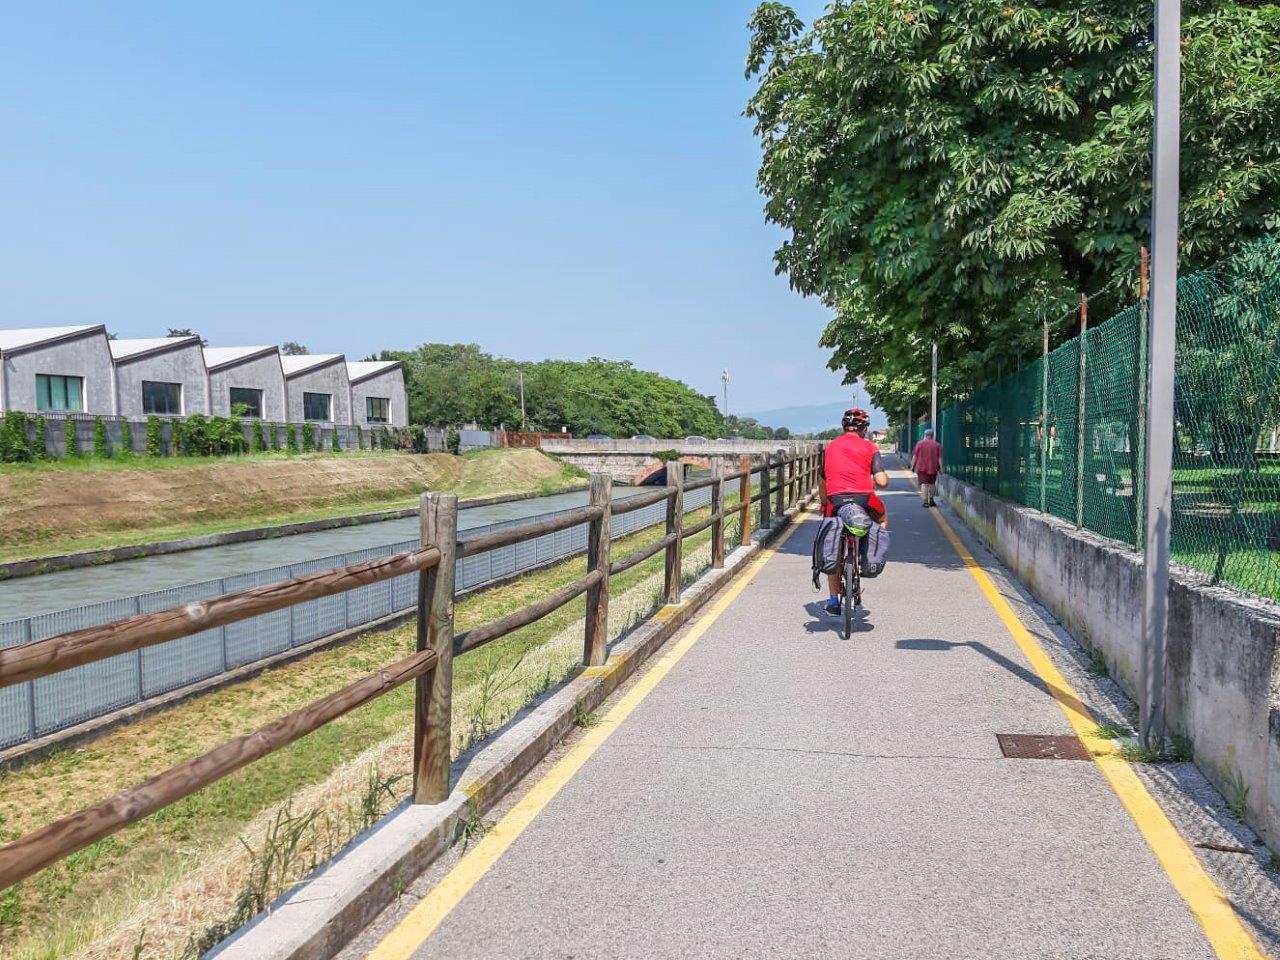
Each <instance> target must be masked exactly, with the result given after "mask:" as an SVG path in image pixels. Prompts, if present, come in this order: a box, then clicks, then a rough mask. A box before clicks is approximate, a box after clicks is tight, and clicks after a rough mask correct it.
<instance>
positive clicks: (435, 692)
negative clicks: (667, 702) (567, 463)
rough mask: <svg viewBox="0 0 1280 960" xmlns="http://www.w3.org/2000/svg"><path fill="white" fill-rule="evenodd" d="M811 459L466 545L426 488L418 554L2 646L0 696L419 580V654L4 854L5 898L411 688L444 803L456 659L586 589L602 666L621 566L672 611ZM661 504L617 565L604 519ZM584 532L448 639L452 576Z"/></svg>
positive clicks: (808, 476) (430, 787) (796, 487)
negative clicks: (646, 567) (689, 566)
mask: <svg viewBox="0 0 1280 960" xmlns="http://www.w3.org/2000/svg"><path fill="white" fill-rule="evenodd" d="M819 457H820V452H819V450H818V448H816V447H814V448H812V449H804V450H801V451H798V452H792V453H786V452H783V451H779V453H778V454H777V455H771V456H765V457H764V458H762V460H761V462H758V463H754V464H753V463H752V461H751V458H749V457H745V456H744V457H742V458H740V460H739V463H738V469H737V470H735V471H733V472H726V471H725V470H724V469H723V463H722V462H721V461H716V462H715V465H714V469H713V471H712V475H711V476H710V477H707V478H704V479H700V480H697V481H694V482H692V483H689V484H687V485H686V484H685V483H684V479H683V477H682V476H681V471H678V470H670V471H668V473H667V485H666V487H665V488H659V489H657V490H655V491H653V492H651V493H645V494H640V495H637V496H634V497H628V498H626V499H623V500H619V501H617V502H611V500H610V487H611V481H610V478H609V477H608V476H606V475H603V474H593V475H592V477H591V488H590V497H589V501H588V503H587V505H586V506H584V507H579V508H578V509H576V510H572V511H566V512H564V513H560V514H556V515H554V516H550V517H543V518H536V517H535V518H533V519H531V520H528V521H526V522H523V523H520V524H514V525H512V526H509V527H504V528H502V529H499V530H493V531H488V532H485V533H480V534H474V535H471V536H465V535H464V536H463V537H462V538H461V539H459V537H458V533H457V526H458V499H457V496H456V495H454V494H450V493H428V494H424V495H423V497H422V508H421V514H420V528H421V546H420V548H419V549H417V550H414V551H410V552H407V553H401V554H396V555H395V556H391V557H383V558H379V559H377V560H371V561H369V562H367V563H359V564H354V565H352V566H348V567H342V568H339V569H337V570H329V571H324V572H321V573H315V574H311V575H308V576H303V577H296V578H293V579H291V580H285V581H281V582H279V583H274V584H269V585H267V586H263V587H256V588H254V589H252V590H244V591H240V592H238V593H230V594H226V595H224V596H220V597H215V598H213V599H209V600H202V601H198V602H195V603H189V604H186V605H184V606H180V607H173V608H171V609H168V610H160V611H157V612H155V613H147V614H140V615H138V616H133V617H128V618H125V619H123V620H117V621H115V622H113V623H107V624H103V625H101V626H96V627H89V628H86V629H83V630H76V631H73V632H71V633H64V634H60V635H58V636H55V637H49V638H48V639H44V640H36V641H34V642H31V643H26V644H22V645H20V646H15V647H9V648H7V649H0V688H3V687H7V686H12V685H13V684H16V683H22V682H25V681H28V680H35V679H38V678H40V677H47V676H49V675H51V674H54V673H58V672H59V671H62V670H67V669H70V668H72V667H77V666H80V665H82V664H86V663H92V662H94V661H97V660H102V659H104V658H106V657H111V656H115V655H117V654H121V653H128V652H131V651H135V650H141V649H144V648H146V647H151V646H154V645H156V644H158V643H164V642H165V641H168V640H174V639H177V638H179V637H187V636H191V635H193V634H196V633H200V632H201V631H203V630H208V629H211V628H213V627H218V626H222V625H225V624H229V623H235V622H237V621H240V620H244V619H246V618H248V617H253V616H258V615H260V614H263V613H270V612H272V611H275V610H282V609H285V608H287V607H290V606H292V605H293V604H296V603H301V602H303V601H306V600H313V599H316V598H317V597H326V596H332V595H334V594H339V593H343V592H345V591H348V590H354V589H356V588H357V587H363V586H367V585H369V584H371V583H378V582H380V581H383V580H388V579H391V578H393V577H398V576H402V575H404V574H407V573H415V572H416V573H417V574H418V598H417V607H418V632H417V649H416V650H415V652H414V653H413V654H411V655H410V656H408V657H405V658H403V659H401V660H398V661H396V662H395V663H392V664H391V665H389V666H387V667H384V668H382V669H381V670H378V671H376V672H374V673H371V674H369V675H368V676H365V677H363V678H361V679H360V680H357V681H356V682H354V683H352V684H349V685H348V686H346V687H344V688H343V689H341V690H338V691H336V692H335V693H331V694H329V695H328V696H326V697H322V698H321V699H319V700H316V701H315V702H313V703H311V704H309V705H308V706H305V707H302V708H301V709H299V710H295V711H294V712H292V713H290V714H287V715H286V716H284V717H281V718H280V719H279V720H275V721H273V722H271V723H268V724H266V725H265V726H262V727H259V728H258V729H257V730H254V731H253V732H251V733H247V734H244V735H242V736H239V737H236V738H234V739H232V740H229V741H227V742H226V743H224V744H222V745H221V746H219V747H216V748H214V749H213V750H210V751H209V752H208V753H205V754H203V755H201V756H199V757H195V758H193V759H191V760H187V761H184V762H183V763H180V764H177V765H176V766H173V767H170V768H169V769H168V770H165V771H164V772H163V773H160V774H158V775H156V776H154V777H152V778H151V779H150V780H147V781H146V782H145V783H141V784H139V785H137V786H135V787H132V788H130V789H128V790H125V791H123V792H121V793H118V794H116V795H115V796H113V797H110V798H109V799H106V800H103V801H101V802H99V803H96V804H94V805H93V806H91V807H87V808H85V809H83V810H81V811H79V812H78V813H74V814H72V815H70V816H68V817H64V818H63V819H61V820H58V821H56V822H54V823H52V824H50V825H48V826H46V827H43V828H42V829H40V830H36V831H34V832H33V833H30V834H27V835H26V836H24V837H22V838H20V839H18V840H16V841H14V842H13V843H10V844H8V845H7V846H4V847H0V890H3V889H5V888H7V887H9V886H11V885H13V884H15V883H17V882H19V881H20V880H23V879H24V878H26V877H29V876H31V875H32V874H34V873H36V872H38V871H39V870H42V869H43V868H45V867H47V866H49V865H50V864H53V863H56V862H58V861H59V860H61V859H63V858H65V857H68V856H70V855H71V854H73V853H75V852H76V851H77V850H81V849H83V848H84V847H86V846H88V845H89V844H91V843H94V842H96V841H98V840H101V839H102V838H104V837H108V836H110V835H112V834H114V833H116V832H118V831H119V830H122V829H124V828H125V827H127V826H129V825H130V824H132V823H136V822H137V821H139V820H141V819H143V818H144V817H147V816H149V815H150V814H152V813H155V812H156V811H157V810H160V809H162V808H164V807H166V806H168V805H169V804H172V803H175V802H177V801H178V800H181V799H182V798H183V797H186V796H188V795H190V794H192V793H194V792H196V791H197V790H200V789H202V788H204V787H207V786H209V785H210V784H212V783H214V782H216V781H218V780H220V779H222V778H223V777H225V776H227V775H229V774H231V773H233V772H235V771H236V770H238V769H240V768H241V767H243V766H245V765H246V764H249V763H251V762H253V761H254V760H258V759H260V758H262V757H265V756H266V755H267V754H269V753H272V752H274V751H276V750H279V749H280V748H281V747H284V746H287V745H288V744H290V743H292V742H293V741H295V740H297V739H299V738H300V737H302V736H305V735H306V734H308V733H311V732H312V731H314V730H317V729H318V728H320V727H322V726H323V725H324V724H326V723H328V722H330V721H331V720H334V719H336V718H338V717H341V716H342V715H344V714H346V713H350V712H351V711H352V710H355V709H356V708H357V707H360V706H362V705H363V704H366V703H368V702H370V701H371V700H374V699H376V698H377V697H380V696H382V695H383V694H385V693H387V692H388V691H390V690H393V689H395V688H396V687H398V686H400V685H401V684H404V683H408V682H409V681H410V680H412V681H414V683H415V684H416V689H415V699H414V763H413V797H414V801H415V802H416V803H439V802H441V801H443V800H444V799H446V798H447V797H448V795H449V789H450V784H449V767H450V762H451V759H452V757H451V751H450V744H451V742H452V732H451V726H450V722H451V714H452V699H453V658H454V657H455V656H458V655H460V654H463V653H466V652H467V651H468V650H474V649H476V648H477V647H480V646H483V645H484V644H486V643H490V642H491V641H493V640H496V639H498V638H499V637H503V636H506V635H507V634H509V633H511V632H512V631H514V630H518V629H519V628H521V627H523V626H526V625H528V624H530V623H533V622H534V621H536V620H539V619H541V618H542V617H545V616H546V615H547V614H549V613H551V612H552V611H553V610H555V609H557V608H558V607H561V606H563V605H564V604H566V603H568V602H569V601H571V600H573V599H574V598H575V597H577V596H579V595H580V594H583V593H585V594H586V595H587V618H586V630H585V642H584V646H583V654H582V661H583V664H584V665H585V666H598V665H600V664H603V663H604V662H605V659H606V657H607V656H608V649H607V640H608V621H609V577H610V576H611V575H612V574H616V573H621V572H622V571H624V570H629V569H630V568H631V567H634V566H635V565H637V564H639V563H641V562H643V561H644V560H646V559H648V558H649V557H652V556H655V555H656V554H658V553H665V557H666V563H665V572H664V583H663V597H664V599H665V600H666V602H667V603H679V602H680V586H681V583H680V581H681V564H682V559H683V545H684V541H685V540H686V539H688V538H689V537H692V536H694V535H695V534H697V533H700V532H702V531H703V530H706V529H707V528H708V527H709V528H710V529H711V557H712V559H711V564H712V566H713V567H723V566H724V556H725V543H724V522H725V520H726V519H728V518H731V517H732V516H733V515H734V514H735V513H736V514H737V515H738V516H739V517H740V524H739V540H740V542H741V543H742V544H746V543H748V542H749V541H750V539H751V520H752V510H751V506H752V504H753V503H756V504H758V505H759V524H760V529H763V530H767V529H768V528H769V527H770V525H771V522H772V518H773V517H776V516H781V515H782V513H783V511H785V510H786V508H787V507H789V506H791V505H793V504H796V503H798V502H799V501H800V500H801V499H802V498H803V497H804V496H806V495H807V494H808V493H809V492H810V491H812V490H813V489H815V488H816V486H817V478H818V467H819ZM756 474H758V475H759V477H760V487H759V491H758V492H757V493H755V494H754V495H753V494H752V492H751V490H752V482H751V478H752V476H753V475H756ZM734 479H736V480H738V483H739V487H738V495H739V502H738V503H737V504H734V505H732V506H727V505H726V504H725V503H724V501H723V490H724V486H725V483H726V482H729V481H732V480H734ZM704 486H709V487H710V488H711V508H710V516H708V517H707V518H706V519H704V520H702V521H700V522H698V523H695V524H693V525H692V526H688V527H686V526H684V510H683V498H684V494H685V492H686V491H688V490H696V489H698V488H700V487H704ZM664 500H665V501H666V504H667V518H666V530H665V534H664V536H663V537H662V538H661V539H660V540H658V541H657V542H656V543H653V544H650V545H648V546H645V547H642V548H641V549H639V550H637V551H635V552H633V553H631V554H629V555H628V556H625V557H620V558H617V559H614V558H613V556H612V550H611V548H610V540H609V518H610V516H611V515H612V514H621V513H628V512H630V511H633V510H638V509H640V508H641V507H643V506H646V505H648V504H651V503H658V502H661V501H664ZM582 523H586V524H588V525H589V527H588V530H589V538H588V549H587V572H586V573H585V574H584V575H583V576H581V577H579V578H578V579H576V580H574V581H573V582H572V583H570V584H568V585H567V586H564V587H562V588H561V589H559V590H556V591H554V592H552V593H549V594H547V595H546V596H544V597H541V598H540V599H538V600H537V601H536V602H534V603H531V604H529V605H528V606H526V607H523V608H521V609H519V610H516V611H515V612H513V613H509V614H507V615H506V616H503V617H500V618H498V619H497V620H494V621H492V622H490V623H487V624H485V625H483V626H481V627H477V628H475V629H473V630H471V631H469V632H467V633H463V634H459V635H457V636H454V633H453V604H454V568H455V563H456V561H457V560H458V559H459V558H461V557H466V556H469V555H471V554H474V553H479V552H481V551H484V550H489V549H492V548H494V547H501V546H508V545H510V544H514V543H520V542H523V541H526V540H529V539H532V538H533V537H536V536H539V535H541V534H545V533H552V532H554V531H557V530H564V529H567V528H569V527H573V526H577V525H578V524H582Z"/></svg>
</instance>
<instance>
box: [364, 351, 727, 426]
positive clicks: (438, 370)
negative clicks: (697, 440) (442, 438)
mask: <svg viewBox="0 0 1280 960" xmlns="http://www.w3.org/2000/svg"><path fill="white" fill-rule="evenodd" d="M381 359H383V360H399V361H400V362H401V363H402V364H404V371H405V387H406V390H407V392H408V397H409V419H410V421H411V422H413V423H416V424H435V425H461V424H466V423H472V422H474V423H477V424H479V425H481V426H482V427H497V426H499V425H502V424H506V425H507V426H515V425H518V424H520V422H521V414H520V379H521V374H522V373H523V378H524V392H525V418H526V419H527V422H528V425H529V427H530V429H534V430H549V431H559V430H560V429H561V428H562V427H568V428H569V430H570V431H571V432H573V433H575V434H579V435H582V434H588V433H604V434H608V435H609V436H615V437H627V436H632V435H634V434H642V433H647V434H652V435H653V436H659V437H684V436H688V435H690V434H701V435H705V436H718V435H719V434H720V433H721V432H722V430H723V420H722V418H721V417H720V414H719V412H718V411H717V410H716V408H715V402H714V399H712V398H709V397H706V396H703V395H702V394H700V393H698V392H697V391H695V390H693V389H692V388H691V387H689V386H688V385H686V384H684V383H681V382H680V381H678V380H673V379H671V378H669V377H664V376H661V375H660V374H657V373H652V372H649V371H646V370H637V369H636V368H635V367H634V366H632V365H631V364H630V363H627V362H625V361H618V360H605V359H601V358H598V357H593V358H591V359H590V360H586V361H582V362H578V361H569V360H543V361H540V362H537V363H524V364H520V363H517V362H515V361H513V360H507V359H504V358H502V357H494V356H492V355H491V354H488V353H486V352H484V351H483V350H481V349H480V348H479V347H478V346H476V345H475V344H442V343H427V344H423V345H422V346H420V347H418V348H417V349H416V350H410V351H384V352H383V353H382V357H381Z"/></svg>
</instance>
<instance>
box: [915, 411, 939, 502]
mask: <svg viewBox="0 0 1280 960" xmlns="http://www.w3.org/2000/svg"><path fill="white" fill-rule="evenodd" d="M911 469H912V470H914V471H915V474H916V479H917V480H919V481H920V498H921V499H922V500H923V501H924V506H926V507H936V506H937V503H935V502H934V499H933V495H934V493H935V492H936V491H937V484H938V474H939V473H941V472H942V445H941V444H940V443H938V441H937V440H935V439H933V430H932V429H929V430H926V431H925V432H924V439H922V440H921V441H920V442H919V443H917V444H916V448H915V449H914V450H912V451H911Z"/></svg>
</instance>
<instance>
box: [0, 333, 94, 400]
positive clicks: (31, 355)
mask: <svg viewBox="0 0 1280 960" xmlns="http://www.w3.org/2000/svg"><path fill="white" fill-rule="evenodd" d="M3 362H4V397H3V404H0V406H3V409H4V410H22V411H24V412H27V413H35V412H36V374H38V373H49V374H56V375H59V376H69V377H83V378H84V412H85V413H92V414H101V415H103V416H109V415H110V414H112V413H114V404H115V398H114V397H113V396H112V389H111V348H110V347H109V346H108V345H107V336H106V334H105V333H101V332H98V333H91V334H88V335H86V336H83V337H77V338H76V339H74V340H64V341H62V342H60V343H53V344H49V345H48V346H43V347H35V348H33V349H31V350H26V351H20V352H18V353H16V354H14V355H12V356H6V357H5V358H4V361H3Z"/></svg>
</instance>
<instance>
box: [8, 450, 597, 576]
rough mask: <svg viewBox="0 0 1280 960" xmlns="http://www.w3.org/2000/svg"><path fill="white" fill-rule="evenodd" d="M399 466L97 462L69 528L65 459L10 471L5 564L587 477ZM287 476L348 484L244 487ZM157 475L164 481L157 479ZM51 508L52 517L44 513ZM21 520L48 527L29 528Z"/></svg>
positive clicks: (573, 483) (376, 459)
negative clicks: (311, 491) (64, 507)
mask: <svg viewBox="0 0 1280 960" xmlns="http://www.w3.org/2000/svg"><path fill="white" fill-rule="evenodd" d="M397 458H414V455H412V454H383V453H369V452H363V453H362V452H358V451H356V452H349V453H339V454H303V455H299V456H294V457H289V456H287V455H284V454H278V453H277V454H270V453H264V454H250V455H246V456H243V457H227V458H223V459H222V460H216V461H211V460H210V459H208V458H191V457H177V458H170V459H164V460H155V461H151V460H146V459H143V458H132V459H131V460H88V461H84V465H83V466H80V467H78V469H79V470H80V471H81V472H87V473H94V472H97V473H98V474H99V475H100V476H99V477H98V478H97V479H99V480H101V483H89V484H85V485H81V486H80V489H82V490H83V491H85V493H84V495H82V496H80V497H77V498H76V503H75V505H74V509H75V510H76V511H79V512H78V513H76V514H74V515H72V516H69V517H68V522H66V523H62V522H60V521H59V518H60V516H61V514H60V509H59V504H58V503H56V502H54V498H56V496H59V495H61V493H60V491H61V490H62V489H63V488H64V487H65V483H66V481H67V480H70V479H72V478H71V477H70V476H69V475H68V474H70V473H71V472H72V471H73V470H74V469H77V468H76V467H74V466H67V465H65V463H64V461H52V462H50V463H48V464H38V465H30V464H18V465H13V466H17V467H21V468H23V469H22V470H21V471H19V475H17V476H12V477H8V478H4V477H3V476H2V475H0V528H3V529H0V562H5V561H11V560H27V559H38V558H40V557H50V556H58V555H61V554H67V553H78V552H82V551H87V550H124V551H126V555H127V548H128V547H132V546H136V545H138V544H141V543H153V542H156V541H160V540H181V539H186V538H189V537H199V536H205V535H208V534H214V533H227V532H230V531H236V530H252V529H258V528H261V527H270V526H277V525H279V524H282V523H299V522H303V521H307V520H327V519H330V518H333V517H342V516H350V515H353V514H357V513H370V512H373V511H378V510H394V509H397V508H401V507H409V506H412V505H413V504H414V503H415V501H416V498H417V495H418V494H419V493H421V492H422V491H424V490H442V491H451V492H455V493H457V494H458V496H459V497H461V498H463V499H471V498H477V497H487V496H498V495H502V494H509V493H538V494H546V495H549V494H553V493H560V492H563V491H565V490H569V489H573V488H576V487H579V486H581V485H582V483H583V476H584V474H583V473H582V471H581V470H579V469H578V468H576V467H573V466H570V465H568V464H564V463H560V462H558V461H553V460H552V459H551V458H549V457H546V456H545V455H543V454H541V453H540V452H539V451H536V450H478V451H474V452H471V453H468V454H466V455H464V456H462V457H449V456H447V455H444V454H431V455H430V457H429V460H430V463H431V465H432V467H431V469H430V470H425V471H421V472H394V475H383V474H382V472H381V470H380V468H382V467H388V466H390V465H391V462H392V461H393V460H395V459H397ZM427 460H428V458H422V460H421V461H419V462H423V463H425V462H427ZM308 464H310V465H312V467H313V468H314V469H309V468H308V466H307V465H308ZM184 468H185V469H184ZM286 468H288V470H289V474H288V475H284V474H281V475H280V476H279V477H278V479H276V480H275V481H273V483H275V484H276V485H279V486H283V487H287V488H295V489H296V488H297V487H298V486H300V485H303V486H305V484H307V483H311V482H315V481H316V480H317V479H318V478H319V477H321V476H327V475H328V474H330V473H332V472H333V471H334V470H335V469H341V476H340V477H337V478H335V479H334V480H332V481H327V482H326V484H325V485H324V486H323V487H321V486H319V485H317V490H316V493H315V495H314V496H312V497H301V498H296V499H295V498H292V497H289V498H283V500H282V498H278V497H274V496H272V495H270V493H269V492H268V491H261V490H260V491H258V492H256V493H255V491H253V490H251V489H248V488H247V487H246V486H245V484H244V481H245V479H246V478H250V477H254V476H257V475H259V474H261V473H263V472H264V471H277V472H278V471H282V470H285V469H286ZM38 471H42V472H38ZM157 471H161V472H160V473H159V474H158V475H157ZM163 471H168V472H167V473H165V472H163ZM11 472H12V471H11ZM130 472H132V474H133V476H131V475H130ZM85 479H88V478H87V477H86V478H85ZM134 481H136V482H134ZM270 486H272V484H271V483H268V484H267V487H268V488H269V487H270ZM228 488H230V489H233V490H234V491H235V496H234V497H228V496H227V495H226V494H227V490H228ZM95 491H96V493H95ZM95 496H96V497H98V498H99V499H100V500H101V504H100V505H101V507H102V509H101V510H99V509H96V506H97V504H95V501H94V497H95ZM143 497H145V498H146V502H148V503H153V504H154V505H155V509H151V510H137V509H133V510H128V509H125V507H124V504H125V503H126V502H127V501H130V500H131V499H134V498H143ZM10 498H11V499H12V503H13V507H12V508H11V509H5V508H4V507H3V506H2V505H3V504H4V503H5V502H6V500H7V499H10ZM46 501H47V503H48V506H47V509H45V508H43V507H42V503H44V502H46ZM22 511H26V512H28V513H31V514H32V515H33V516H37V517H40V518H42V519H41V520H40V523H42V524H44V526H40V525H39V524H37V525H36V526H32V525H31V523H29V522H27V521H28V520H29V519H30V518H25V519H24V517H25V515H24V514H22Z"/></svg>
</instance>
